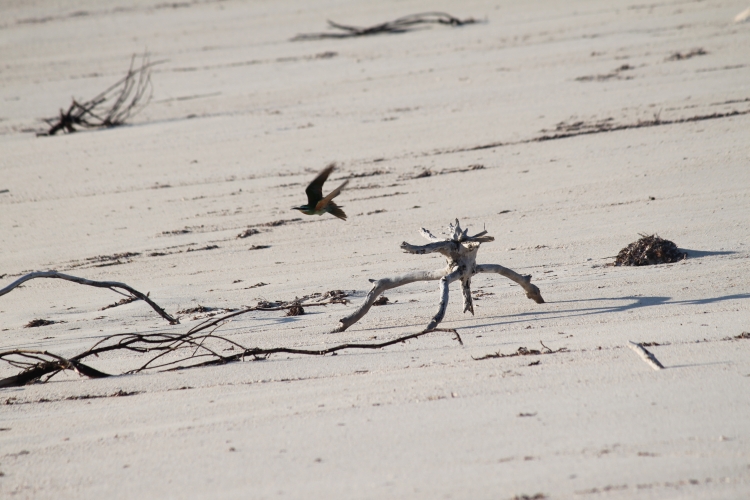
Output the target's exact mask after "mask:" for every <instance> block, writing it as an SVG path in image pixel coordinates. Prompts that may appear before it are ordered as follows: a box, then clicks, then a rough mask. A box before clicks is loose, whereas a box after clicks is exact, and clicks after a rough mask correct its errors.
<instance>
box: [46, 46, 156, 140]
mask: <svg viewBox="0 0 750 500" xmlns="http://www.w3.org/2000/svg"><path fill="white" fill-rule="evenodd" d="M135 59H136V56H135V55H134V56H133V57H132V59H131V60H130V67H129V68H128V72H127V74H126V75H125V76H124V77H123V78H121V79H120V80H119V81H118V82H117V83H115V84H114V85H112V86H111V87H109V88H108V89H107V90H105V91H104V92H102V93H100V94H99V95H97V96H96V97H94V98H93V99H90V100H88V101H84V102H78V101H77V100H75V99H73V102H72V103H71V105H70V107H69V108H68V110H67V111H63V110H62V109H60V115H59V116H57V117H55V118H46V119H45V120H44V121H45V122H47V125H49V126H50V129H49V130H47V131H46V132H40V133H39V134H37V135H40V136H46V135H55V134H56V133H57V132H59V131H60V130H62V131H63V132H66V133H71V132H75V131H76V130H77V129H76V127H78V128H108V127H117V126H118V125H123V124H124V123H125V122H126V121H127V120H128V119H129V118H131V117H132V116H134V115H135V114H136V113H138V112H139V111H141V110H142V109H143V108H144V107H145V106H146V105H147V104H148V103H149V101H150V100H151V95H152V92H153V88H152V86H151V68H152V67H153V66H154V65H155V64H158V63H152V62H150V61H149V59H148V54H144V55H143V56H141V65H140V67H138V68H136V67H135Z"/></svg>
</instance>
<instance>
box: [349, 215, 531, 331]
mask: <svg viewBox="0 0 750 500" xmlns="http://www.w3.org/2000/svg"><path fill="white" fill-rule="evenodd" d="M421 234H422V236H424V237H425V238H426V239H428V240H429V241H430V242H431V243H428V244H427V245H411V244H409V243H406V242H403V243H401V249H402V250H403V251H405V252H407V253H413V254H418V255H421V254H426V253H435V252H437V253H440V254H441V255H443V256H444V257H445V259H446V261H447V265H446V267H445V268H443V269H439V270H437V271H416V272H412V273H408V274H404V275H402V276H396V277H393V278H383V279H379V280H370V282H371V283H373V285H372V289H371V290H370V292H369V293H368V294H367V297H365V300H364V302H363V303H362V304H361V305H360V306H359V307H358V308H357V310H356V311H354V312H353V313H352V314H350V315H349V316H347V317H345V318H342V319H341V320H340V323H339V327H338V328H337V329H336V330H335V331H336V332H343V331H344V330H346V329H347V328H349V327H350V326H352V325H353V324H354V323H356V322H357V321H359V320H360V319H362V317H363V316H364V315H365V314H367V312H368V311H369V310H370V307H371V306H372V305H373V303H374V302H375V300H376V299H377V298H378V296H379V295H380V294H382V293H383V292H385V291H386V290H390V289H391V288H396V287H399V286H403V285H407V284H409V283H414V282H415V281H431V280H440V304H439V305H438V311H437V313H436V314H435V316H434V317H433V318H432V320H431V321H430V323H429V324H428V325H427V328H426V330H432V329H434V328H436V327H437V325H438V324H439V323H440V322H441V321H442V320H443V317H444V316H445V310H446V308H447V307H448V287H449V286H450V284H451V283H453V282H454V281H458V280H460V281H461V290H462V291H463V296H464V312H466V311H469V312H471V314H472V315H473V314H474V303H473V302H472V298H471V278H472V276H474V275H475V274H478V273H497V274H501V275H503V276H505V277H506V278H508V279H510V280H511V281H514V282H516V283H518V284H519V285H520V286H521V287H522V288H523V289H524V290H525V291H526V296H527V297H528V298H530V299H532V300H533V301H535V302H536V303H537V304H543V303H544V299H543V298H542V294H541V293H540V292H539V288H537V287H536V286H535V285H532V284H531V276H529V275H525V276H524V275H520V274H518V273H517V272H515V271H513V270H511V269H508V268H506V267H503V266H501V265H498V264H477V263H476V258H477V252H478V251H479V245H481V244H482V243H488V242H490V241H495V238H494V237H492V236H487V231H482V232H480V233H478V234H475V235H474V236H469V235H468V229H465V230H462V229H461V226H460V224H459V223H458V219H456V222H455V223H454V224H450V225H449V226H448V238H445V239H442V240H441V239H440V238H438V237H436V236H434V235H433V234H432V233H431V232H429V231H428V230H426V229H424V228H422V231H421Z"/></svg>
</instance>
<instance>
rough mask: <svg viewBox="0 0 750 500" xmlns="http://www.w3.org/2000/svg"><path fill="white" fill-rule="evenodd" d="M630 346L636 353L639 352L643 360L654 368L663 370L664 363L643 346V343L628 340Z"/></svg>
mask: <svg viewBox="0 0 750 500" xmlns="http://www.w3.org/2000/svg"><path fill="white" fill-rule="evenodd" d="M628 347H630V348H631V349H632V350H633V351H635V353H636V354H638V355H639V356H640V357H641V359H642V360H643V361H645V362H646V363H647V364H648V365H649V366H650V367H651V368H653V369H654V370H663V369H664V365H662V364H661V363H660V362H659V360H658V359H656V356H654V355H653V354H651V352H649V351H648V349H646V348H645V347H643V346H642V345H641V344H638V343H636V342H633V341H628Z"/></svg>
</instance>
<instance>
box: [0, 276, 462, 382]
mask: <svg viewBox="0 0 750 500" xmlns="http://www.w3.org/2000/svg"><path fill="white" fill-rule="evenodd" d="M345 295H346V294H345V293H344V292H342V291H341V290H333V291H330V292H326V293H325V294H320V293H317V294H312V295H309V296H306V297H304V298H303V299H296V300H294V301H292V302H283V301H280V302H274V303H270V302H259V303H258V305H257V306H255V307H247V308H244V309H242V310H239V311H234V312H230V313H228V314H225V315H223V316H221V317H218V318H212V319H208V320H206V321H203V322H201V323H199V324H198V325H196V326H194V327H193V328H191V329H190V330H188V331H187V332H185V333H169V332H161V333H152V334H138V333H122V334H116V335H110V336H107V337H105V338H103V339H102V340H100V341H99V342H97V343H96V344H94V345H93V346H92V347H91V348H90V349H88V350H87V351H84V352H82V353H80V354H77V355H75V356H72V357H63V356H59V355H57V354H54V353H51V352H48V351H39V350H30V349H13V350H10V351H5V352H0V360H1V361H4V362H6V363H8V364H10V365H11V366H13V367H16V368H20V369H21V372H20V373H18V374H16V375H13V376H11V377H7V378H4V379H1V380H0V388H2V387H19V386H23V385H26V384H28V383H31V382H34V381H37V380H41V379H42V377H44V380H43V381H44V382H46V381H48V380H49V379H50V378H52V377H53V376H55V375H56V374H58V373H60V372H61V371H64V370H73V371H75V372H77V373H79V374H80V375H83V376H86V377H90V378H104V377H111V376H113V375H112V374H109V373H105V372H102V371H99V370H97V369H96V368H93V367H91V366H89V365H88V364H86V363H84V362H83V361H84V360H87V362H88V358H91V357H99V354H102V353H105V352H110V351H118V350H120V351H130V352H134V353H137V354H147V355H150V358H149V359H148V360H147V361H146V362H145V363H144V364H142V365H141V366H139V367H138V368H135V369H133V370H129V371H127V372H124V373H138V372H142V371H145V370H157V369H162V370H179V369H186V368H196V367H199V366H209V365H221V364H225V363H231V362H234V361H244V360H246V359H249V360H258V359H265V358H267V357H268V356H270V355H271V354H279V353H286V354H301V355H310V356H325V355H326V354H334V353H336V352H338V351H341V350H345V349H382V348H383V347H387V346H390V345H394V344H398V343H402V342H406V341H407V340H411V339H416V338H419V337H421V336H423V335H427V334H428V333H432V332H449V333H452V334H453V335H454V337H455V339H456V341H457V342H459V343H460V344H463V341H462V340H461V337H460V336H459V334H458V332H457V331H456V330H452V329H448V330H445V329H439V328H435V329H431V330H423V331H421V332H418V333H412V334H409V335H404V336H400V337H397V338H394V339H391V340H388V341H385V342H380V343H377V344H340V345H336V346H333V347H328V348H324V349H295V348H290V347H271V348H265V349H264V348H260V347H245V346H243V345H241V344H239V343H237V342H235V341H233V340H231V339H229V338H226V337H223V336H221V335H217V334H216V332H217V330H218V329H219V328H220V327H221V326H222V325H224V324H225V323H226V322H227V321H228V320H229V319H231V318H234V317H236V316H240V315H242V314H247V313H249V312H253V311H283V310H287V311H288V314H287V315H290V314H289V313H291V315H294V313H295V311H299V310H301V309H302V307H301V304H302V303H304V305H305V307H310V306H323V305H327V304H337V303H342V301H344V300H346V299H345V298H344V297H345ZM310 298H314V299H317V300H314V301H312V302H303V301H304V300H306V299H310ZM321 299H326V300H321ZM226 351H238V352H236V353H235V354H232V355H228V356H227V355H224V354H221V353H222V352H226Z"/></svg>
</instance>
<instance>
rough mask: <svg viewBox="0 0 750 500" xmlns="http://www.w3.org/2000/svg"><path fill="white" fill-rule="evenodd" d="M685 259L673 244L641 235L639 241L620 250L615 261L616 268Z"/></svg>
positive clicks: (683, 254) (684, 255)
mask: <svg viewBox="0 0 750 500" xmlns="http://www.w3.org/2000/svg"><path fill="white" fill-rule="evenodd" d="M683 259H687V253H685V252H680V250H679V249H678V248H677V245H675V244H674V243H673V242H671V241H669V240H665V239H662V238H660V237H659V236H657V235H655V234H652V235H651V236H644V235H641V239H640V240H638V241H635V242H633V243H631V244H630V245H628V246H627V247H625V248H623V249H622V250H620V253H618V254H617V258H616V259H615V265H616V266H651V265H654V264H668V263H671V262H678V261H680V260H683Z"/></svg>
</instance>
